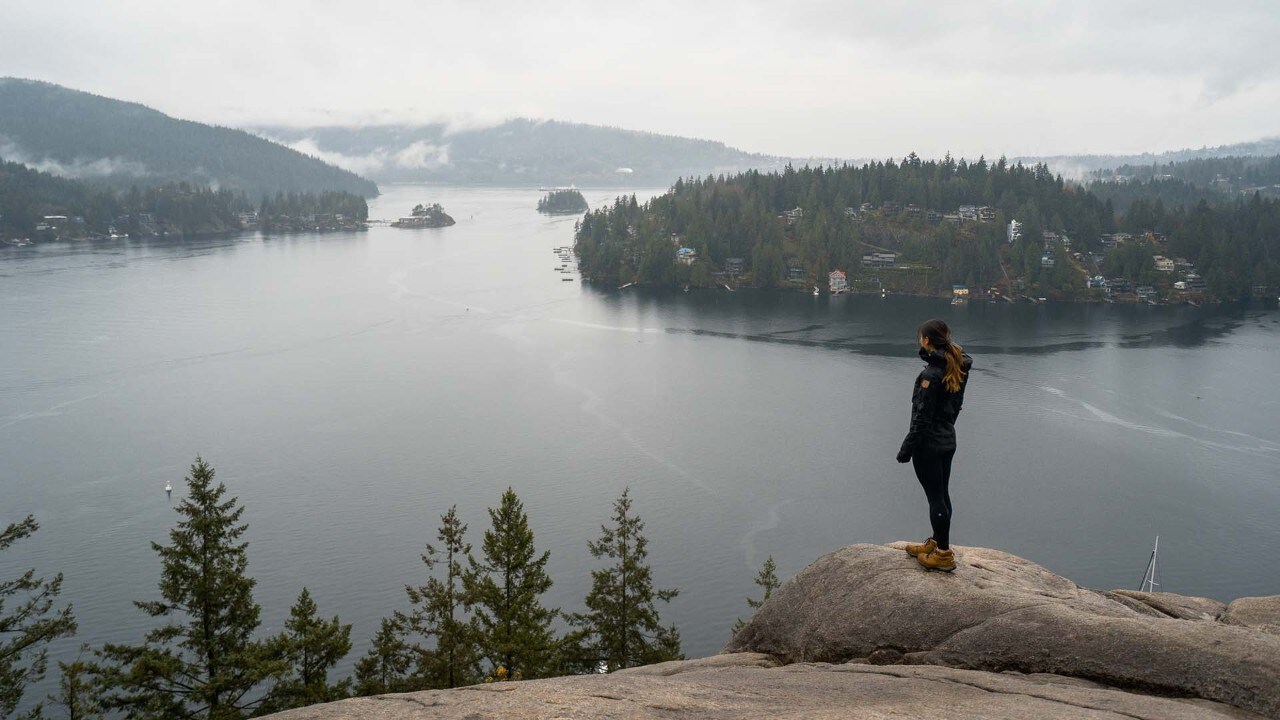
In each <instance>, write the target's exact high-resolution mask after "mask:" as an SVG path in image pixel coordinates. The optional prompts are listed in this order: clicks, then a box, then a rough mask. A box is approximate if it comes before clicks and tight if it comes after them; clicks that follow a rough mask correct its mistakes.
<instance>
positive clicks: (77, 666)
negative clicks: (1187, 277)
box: [49, 645, 103, 720]
mask: <svg viewBox="0 0 1280 720" xmlns="http://www.w3.org/2000/svg"><path fill="white" fill-rule="evenodd" d="M88 650H89V646H88V645H82V646H81V647H80V655H79V656H77V657H76V659H75V660H73V661H72V662H59V663H58V669H59V670H60V671H61V672H62V676H61V677H59V678H58V692H57V694H56V695H50V696H49V702H51V703H52V704H53V705H55V706H57V707H61V708H62V710H63V713H64V714H65V717H66V719H67V720H101V718H102V717H103V714H102V706H101V705H99V704H98V700H97V689H96V688H95V687H94V683H93V677H92V674H91V672H90V666H89V664H88V663H87V662H85V661H84V660H82V659H81V658H82V657H83V655H84V653H85V652H87V651H88Z"/></svg>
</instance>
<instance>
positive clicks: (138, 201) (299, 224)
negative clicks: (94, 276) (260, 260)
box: [0, 160, 369, 242]
mask: <svg viewBox="0 0 1280 720" xmlns="http://www.w3.org/2000/svg"><path fill="white" fill-rule="evenodd" d="M368 214H369V208H368V205H367V203H366V202H365V200H364V198H362V197H360V196H359V195H352V194H351V193H344V192H321V193H283V192H282V193H276V194H274V195H270V196H266V197H263V198H261V199H254V198H251V197H249V196H247V195H245V194H244V193H242V192H233V191H232V190H230V189H228V188H221V189H218V190H214V189H212V188H209V187H204V186H197V185H191V184H189V183H186V182H180V183H175V184H168V185H158V186H147V187H144V188H141V189H139V188H137V187H134V188H130V189H129V190H128V191H123V192H122V191H117V190H115V189H113V188H110V187H104V186H101V185H95V184H90V183H86V182H84V181H80V180H70V179H67V178H61V177H57V176H54V175H51V174H49V173H44V172H40V171H37V170H32V169H31V168H28V167H26V166H24V165H21V164H19V163H12V162H5V161H3V160H0V240H6V241H9V242H20V241H22V240H34V241H40V240H53V239H63V240H68V239H92V238H101V237H109V236H113V235H114V236H126V235H127V236H129V237H134V238H139V237H158V236H167V235H179V236H180V235H194V234H202V233H220V232H239V231H243V230H255V229H262V230H264V231H268V232H270V231H278V232H286V231H313V232H314V231H325V230H351V229H357V228H359V227H362V226H363V222H364V221H365V220H366V219H367V218H368Z"/></svg>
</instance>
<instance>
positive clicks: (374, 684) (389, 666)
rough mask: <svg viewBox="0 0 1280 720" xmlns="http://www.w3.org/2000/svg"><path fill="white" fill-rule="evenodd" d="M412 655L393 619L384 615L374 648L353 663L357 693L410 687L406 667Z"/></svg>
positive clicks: (410, 663)
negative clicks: (354, 665)
mask: <svg viewBox="0 0 1280 720" xmlns="http://www.w3.org/2000/svg"><path fill="white" fill-rule="evenodd" d="M412 665H413V656H412V654H411V652H410V649H409V646H408V645H407V644H406V643H405V641H404V637H403V632H402V631H401V629H400V627H399V626H398V625H397V624H396V622H395V621H394V620H391V619H388V618H383V619H382V625H381V626H380V627H379V628H378V634H377V635H374V636H373V647H371V648H369V651H368V652H367V653H365V655H364V657H362V658H360V660H359V661H357V662H356V694H357V695H382V694H384V693H395V692H408V691H409V690H413V689H415V688H413V686H412V685H411V684H410V682H409V668H410V667H411V666H412Z"/></svg>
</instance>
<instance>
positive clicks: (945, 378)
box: [916, 319, 964, 392]
mask: <svg viewBox="0 0 1280 720" xmlns="http://www.w3.org/2000/svg"><path fill="white" fill-rule="evenodd" d="M916 333H917V334H918V335H919V336H920V337H922V338H924V340H925V342H927V343H929V348H930V349H931V350H937V351H938V352H940V353H942V354H943V356H944V357H946V359H947V370H946V372H945V373H943V375H942V384H943V385H945V386H946V387H947V389H948V390H950V391H951V392H958V391H959V390H960V382H961V381H962V380H964V367H963V366H964V356H963V355H961V353H963V352H964V348H962V347H960V343H955V342H952V341H951V328H950V327H947V323H946V322H944V321H942V320H937V319H934V320H929V321H926V322H925V323H923V324H922V325H920V327H919V328H917V329H916Z"/></svg>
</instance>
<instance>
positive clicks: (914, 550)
mask: <svg viewBox="0 0 1280 720" xmlns="http://www.w3.org/2000/svg"><path fill="white" fill-rule="evenodd" d="M936 547H938V543H937V542H936V541H935V540H934V539H933V538H929V539H928V540H925V541H924V542H923V543H921V544H919V545H907V554H908V555H910V556H911V557H915V556H917V555H919V554H920V553H924V554H925V555H928V554H929V553H931V552H933V549H934V548H936Z"/></svg>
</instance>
